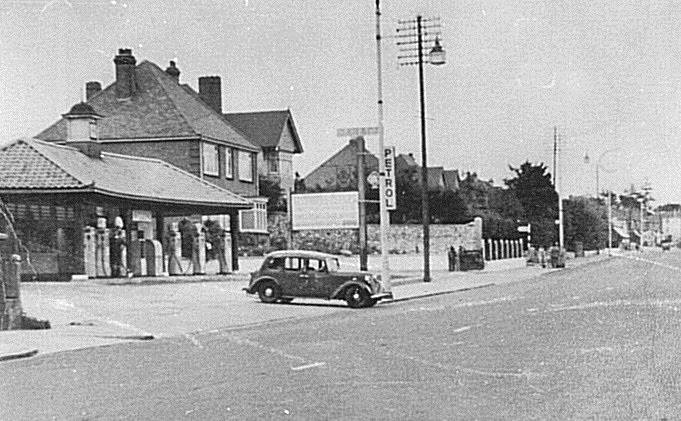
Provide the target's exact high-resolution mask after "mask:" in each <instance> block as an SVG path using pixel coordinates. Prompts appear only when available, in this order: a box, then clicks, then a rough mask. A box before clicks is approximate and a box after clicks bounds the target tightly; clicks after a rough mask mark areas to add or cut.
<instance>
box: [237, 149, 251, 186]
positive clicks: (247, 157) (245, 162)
mask: <svg viewBox="0 0 681 421" xmlns="http://www.w3.org/2000/svg"><path fill="white" fill-rule="evenodd" d="M239 180H241V181H250V182H252V181H253V154H252V153H250V152H246V151H239Z"/></svg>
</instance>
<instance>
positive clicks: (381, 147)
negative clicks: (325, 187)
mask: <svg viewBox="0 0 681 421" xmlns="http://www.w3.org/2000/svg"><path fill="white" fill-rule="evenodd" d="M376 67H377V88H378V155H379V156H378V172H379V190H378V192H379V193H378V194H379V204H378V209H379V215H380V232H381V280H382V281H383V286H384V288H385V289H386V290H387V291H390V289H391V285H390V260H389V258H388V230H389V229H390V219H389V218H390V216H389V215H388V207H387V203H386V194H385V193H386V192H385V190H386V185H385V183H386V173H385V157H384V156H383V155H384V153H385V141H384V137H385V136H384V127H383V76H382V74H383V73H382V69H381V2H380V0H376Z"/></svg>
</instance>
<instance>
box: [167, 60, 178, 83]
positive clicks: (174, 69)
mask: <svg viewBox="0 0 681 421" xmlns="http://www.w3.org/2000/svg"><path fill="white" fill-rule="evenodd" d="M166 73H168V74H169V75H170V76H171V77H172V78H173V79H175V82H177V83H180V69H178V68H177V66H176V65H175V62H174V61H172V60H170V66H168V68H167V69H166Z"/></svg>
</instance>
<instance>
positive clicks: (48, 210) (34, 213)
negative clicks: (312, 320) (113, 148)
mask: <svg viewBox="0 0 681 421" xmlns="http://www.w3.org/2000/svg"><path fill="white" fill-rule="evenodd" d="M64 118H65V122H66V125H65V129H66V140H65V141H64V142H63V144H58V143H55V142H46V141H42V140H39V139H19V140H16V141H14V142H11V143H9V144H8V145H6V146H4V147H3V148H1V149H0V197H1V198H2V202H3V203H4V206H3V209H7V210H9V212H10V213H9V214H8V215H4V216H5V217H4V218H3V219H2V221H3V223H6V222H7V221H12V222H13V225H14V229H15V230H16V232H17V234H18V236H19V238H20V239H21V241H22V242H23V246H24V248H23V250H24V251H25V252H26V253H25V254H26V255H25V256H24V260H25V261H26V262H27V264H28V266H27V268H26V269H27V272H28V273H29V274H33V275H35V276H39V277H43V278H46V279H69V278H70V277H71V276H73V275H85V276H111V275H112V273H111V272H109V271H107V270H106V269H104V268H105V267H109V266H108V265H109V262H110V259H111V260H113V258H112V256H111V255H110V254H109V253H110V249H109V241H110V237H109V233H108V232H109V231H108V230H112V229H122V230H123V231H124V232H125V234H124V235H122V236H121V238H125V239H127V240H126V244H127V255H126V256H124V257H123V256H122V255H120V256H118V257H119V258H120V259H123V261H119V263H122V264H125V266H127V267H128V268H130V269H131V273H132V274H137V272H138V271H141V258H142V257H143V254H144V253H143V251H142V249H141V246H140V244H141V243H140V241H137V240H142V239H146V240H154V241H156V243H153V241H152V244H157V245H158V247H159V248H160V247H163V246H162V244H163V243H166V235H167V231H166V224H165V223H164V219H165V218H172V217H179V216H185V215H193V214H199V215H225V214H227V215H230V216H231V218H230V220H231V225H232V226H231V227H229V228H230V235H231V240H232V241H231V244H232V249H231V251H230V253H231V256H232V259H231V267H232V268H233V269H234V270H237V269H238V257H237V256H238V250H237V248H238V240H237V235H238V226H237V220H238V218H237V213H238V212H239V211H241V210H244V209H250V208H251V207H252V203H251V201H250V200H248V199H246V198H244V197H242V196H240V195H238V194H235V193H233V192H231V191H229V190H226V189H224V188H222V187H220V186H217V185H216V184H215V183H211V182H208V181H207V180H205V179H202V178H200V177H198V176H196V175H194V174H191V173H190V172H189V171H187V170H185V169H182V168H179V167H177V166H175V165H172V164H170V163H168V162H166V161H164V160H161V159H157V158H146V157H140V156H130V155H122V154H117V153H111V152H105V151H102V149H103V145H102V144H101V143H100V142H99V141H98V132H99V130H98V122H99V121H100V120H102V119H103V117H102V116H101V115H99V114H98V113H96V112H95V111H94V109H93V108H92V107H91V106H90V105H88V104H85V103H81V104H76V105H75V106H74V107H73V108H72V109H71V111H70V112H69V113H67V114H65V115H64ZM118 221H120V222H118ZM95 227H96V228H97V232H101V236H98V237H97V240H96V242H95V241H94V239H93V238H92V236H94V235H95V234H94V232H95V231H94V230H95ZM88 236H90V238H89V241H86V240H88ZM140 237H143V238H140ZM95 243H96V244H95ZM87 244H89V245H90V246H91V247H92V248H93V249H92V255H91V257H90V258H88V256H90V254H89V253H88V251H87V248H88V247H89V246H87ZM95 247H96V249H97V250H98V253H99V254H97V253H95V250H94V248H95ZM166 247H167V246H166ZM104 250H106V252H104ZM159 251H160V250H159ZM164 251H166V252H167V250H164ZM111 252H113V250H111ZM165 254H167V253H165ZM162 255H163V254H161V256H162ZM94 256H97V258H94ZM93 260H95V261H93ZM93 268H97V269H93ZM100 269H101V272H100Z"/></svg>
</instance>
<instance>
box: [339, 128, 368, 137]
mask: <svg viewBox="0 0 681 421" xmlns="http://www.w3.org/2000/svg"><path fill="white" fill-rule="evenodd" d="M377 134H378V127H347V128H344V129H338V130H336V136H337V137H358V136H374V135H377Z"/></svg>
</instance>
